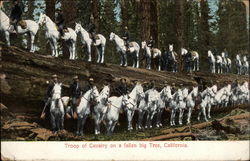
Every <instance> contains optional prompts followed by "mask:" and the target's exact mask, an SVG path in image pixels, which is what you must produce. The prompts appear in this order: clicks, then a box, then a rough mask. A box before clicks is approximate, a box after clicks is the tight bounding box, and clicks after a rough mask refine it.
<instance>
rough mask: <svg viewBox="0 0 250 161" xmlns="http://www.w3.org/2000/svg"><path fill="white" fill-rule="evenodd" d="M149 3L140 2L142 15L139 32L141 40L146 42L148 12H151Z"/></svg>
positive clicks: (148, 26)
mask: <svg viewBox="0 0 250 161" xmlns="http://www.w3.org/2000/svg"><path fill="white" fill-rule="evenodd" d="M150 5H151V2H150V1H149V0H141V9H142V10H141V12H142V13H141V14H142V17H141V18H142V19H141V21H142V23H141V24H142V31H141V40H142V41H144V40H148V39H149V36H150V26H151V24H150V21H151V18H150V12H151V6H150Z"/></svg>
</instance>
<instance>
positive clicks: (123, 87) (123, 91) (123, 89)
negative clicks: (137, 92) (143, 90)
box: [116, 78, 128, 96]
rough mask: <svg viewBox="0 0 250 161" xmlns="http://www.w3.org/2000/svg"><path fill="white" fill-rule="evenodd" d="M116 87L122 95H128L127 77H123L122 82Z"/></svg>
mask: <svg viewBox="0 0 250 161" xmlns="http://www.w3.org/2000/svg"><path fill="white" fill-rule="evenodd" d="M116 89H117V91H118V92H119V93H120V94H121V95H123V96H124V95H127V94H128V86H127V80H126V79H125V78H121V79H120V84H119V86H118V87H117V88H116Z"/></svg>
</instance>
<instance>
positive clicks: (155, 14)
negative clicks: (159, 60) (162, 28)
mask: <svg viewBox="0 0 250 161" xmlns="http://www.w3.org/2000/svg"><path fill="white" fill-rule="evenodd" d="M150 13H151V18H150V19H151V25H150V35H151V36H153V39H154V40H155V47H158V45H159V44H158V42H159V35H158V31H159V29H158V23H159V0H151V12H150Z"/></svg>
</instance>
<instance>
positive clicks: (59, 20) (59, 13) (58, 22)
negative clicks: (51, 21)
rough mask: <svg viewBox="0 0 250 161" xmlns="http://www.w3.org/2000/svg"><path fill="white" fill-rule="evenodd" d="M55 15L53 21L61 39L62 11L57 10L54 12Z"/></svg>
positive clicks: (62, 33) (62, 34)
mask: <svg viewBox="0 0 250 161" xmlns="http://www.w3.org/2000/svg"><path fill="white" fill-rule="evenodd" d="M56 12H57V14H56V19H55V23H56V25H57V27H58V31H59V32H60V35H61V37H62V36H64V31H63V29H64V21H65V20H64V17H63V14H62V11H61V9H57V10H56Z"/></svg>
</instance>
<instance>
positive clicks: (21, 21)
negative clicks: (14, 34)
mask: <svg viewBox="0 0 250 161" xmlns="http://www.w3.org/2000/svg"><path fill="white" fill-rule="evenodd" d="M18 25H20V26H21V28H22V29H26V28H27V23H26V21H25V20H20V21H19V22H18Z"/></svg>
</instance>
